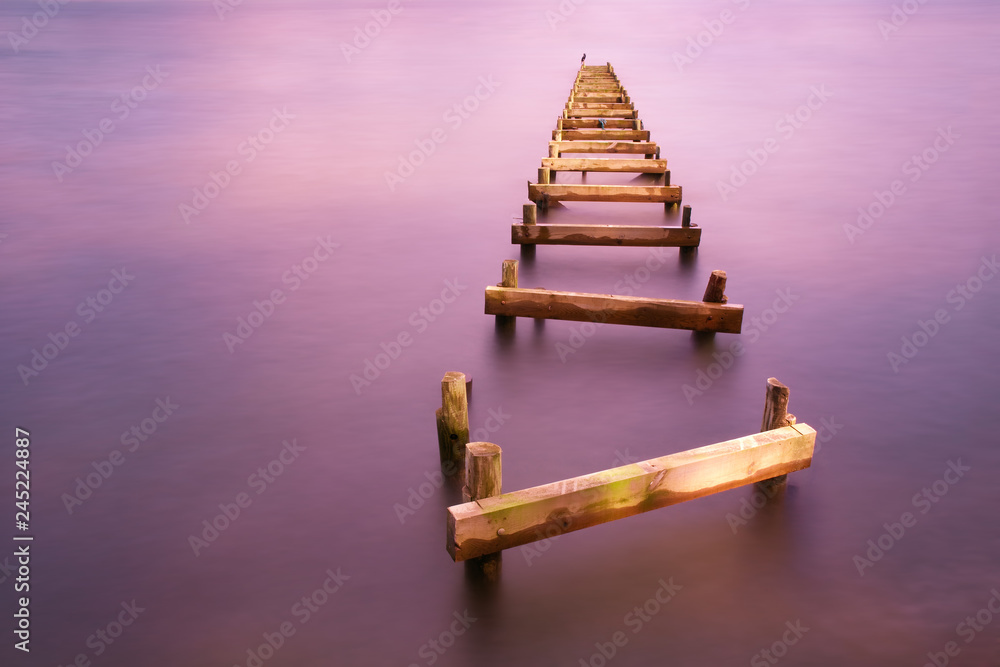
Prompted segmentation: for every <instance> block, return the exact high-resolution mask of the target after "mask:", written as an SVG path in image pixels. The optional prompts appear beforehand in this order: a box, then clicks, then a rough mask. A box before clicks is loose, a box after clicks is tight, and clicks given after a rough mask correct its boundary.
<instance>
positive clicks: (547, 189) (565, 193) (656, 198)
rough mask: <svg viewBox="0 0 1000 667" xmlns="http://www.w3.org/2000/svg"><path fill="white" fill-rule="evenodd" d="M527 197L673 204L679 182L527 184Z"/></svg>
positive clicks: (537, 200)
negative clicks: (658, 183)
mask: <svg viewBox="0 0 1000 667" xmlns="http://www.w3.org/2000/svg"><path fill="white" fill-rule="evenodd" d="M528 199H530V200H531V201H533V202H535V203H536V204H537V203H542V204H543V205H544V203H545V201H548V202H554V201H605V202H653V203H664V204H668V203H669V204H676V203H680V201H681V187H680V186H679V185H577V184H563V183H529V184H528Z"/></svg>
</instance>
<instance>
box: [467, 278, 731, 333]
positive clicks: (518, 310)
mask: <svg viewBox="0 0 1000 667" xmlns="http://www.w3.org/2000/svg"><path fill="white" fill-rule="evenodd" d="M485 312H486V314H487V315H503V316H508V317H532V318H537V319H550V320H569V321H572V322H603V323H608V324H628V325H632V326H640V327H659V328H663V329H688V330H691V331H717V332H720V333H737V334H738V333H740V330H741V329H742V327H743V306H742V305H739V304H721V303H719V304H717V303H704V302H702V301H681V300H676V299H651V298H644V297H637V296H617V295H613V294H584V293H580V292H559V291H555V290H544V289H525V288H518V289H512V288H506V287H492V286H489V287H487V288H486V307H485Z"/></svg>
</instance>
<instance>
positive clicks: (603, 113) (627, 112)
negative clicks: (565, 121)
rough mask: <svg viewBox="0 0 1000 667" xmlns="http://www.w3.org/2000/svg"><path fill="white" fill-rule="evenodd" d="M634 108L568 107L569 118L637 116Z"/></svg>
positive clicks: (567, 114)
mask: <svg viewBox="0 0 1000 667" xmlns="http://www.w3.org/2000/svg"><path fill="white" fill-rule="evenodd" d="M636 114H638V112H637V111H635V110H634V109H566V116H567V118H637V117H638V116H637V115H636Z"/></svg>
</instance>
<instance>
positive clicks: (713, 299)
mask: <svg viewBox="0 0 1000 667" xmlns="http://www.w3.org/2000/svg"><path fill="white" fill-rule="evenodd" d="M701 300H702V301H704V302H705V303H727V302H728V301H729V297H727V296H726V272H725V271H712V275H710V276H709V277H708V285H707V286H706V287H705V296H703V297H702V298H701ZM774 428H778V427H777V426H775V427H774ZM763 430H765V431H769V430H771V429H768V428H766V429H763Z"/></svg>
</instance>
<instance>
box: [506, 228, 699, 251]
mask: <svg viewBox="0 0 1000 667" xmlns="http://www.w3.org/2000/svg"><path fill="white" fill-rule="evenodd" d="M510 242H511V243H515V244H528V245H530V244H536V243H537V244H539V245H594V246H658V247H671V248H693V247H697V246H698V245H699V244H700V243H701V228H700V227H648V226H642V225H537V224H536V225H525V224H513V225H511V227H510Z"/></svg>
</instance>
